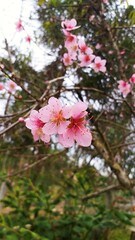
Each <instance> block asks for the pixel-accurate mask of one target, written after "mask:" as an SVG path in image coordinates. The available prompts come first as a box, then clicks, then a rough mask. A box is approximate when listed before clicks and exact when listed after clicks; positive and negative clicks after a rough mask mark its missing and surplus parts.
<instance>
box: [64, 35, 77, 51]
mask: <svg viewBox="0 0 135 240" xmlns="http://www.w3.org/2000/svg"><path fill="white" fill-rule="evenodd" d="M65 37H66V40H65V48H67V49H68V48H69V47H71V46H72V45H77V37H76V36H75V35H74V34H71V33H68V34H67V35H65Z"/></svg>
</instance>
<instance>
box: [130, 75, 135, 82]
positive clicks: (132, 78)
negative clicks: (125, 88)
mask: <svg viewBox="0 0 135 240" xmlns="http://www.w3.org/2000/svg"><path fill="white" fill-rule="evenodd" d="M129 81H130V83H133V84H134V83H135V73H134V74H133V75H132V77H131V78H130V79H129Z"/></svg>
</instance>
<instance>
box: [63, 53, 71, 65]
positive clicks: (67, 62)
mask: <svg viewBox="0 0 135 240" xmlns="http://www.w3.org/2000/svg"><path fill="white" fill-rule="evenodd" d="M63 63H64V65H65V66H69V65H72V63H73V61H72V58H71V56H70V55H69V53H64V55H63Z"/></svg>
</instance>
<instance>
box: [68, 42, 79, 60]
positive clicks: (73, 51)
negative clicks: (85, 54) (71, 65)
mask: <svg viewBox="0 0 135 240" xmlns="http://www.w3.org/2000/svg"><path fill="white" fill-rule="evenodd" d="M77 50H78V45H77V44H73V45H71V46H69V47H68V54H69V56H70V57H71V59H73V60H76V58H77Z"/></svg>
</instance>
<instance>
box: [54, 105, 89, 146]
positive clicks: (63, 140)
mask: <svg viewBox="0 0 135 240" xmlns="http://www.w3.org/2000/svg"><path fill="white" fill-rule="evenodd" d="M86 109H87V104H85V103H83V102H78V103H76V104H75V105H74V106H73V107H72V108H71V109H70V111H69V112H68V117H70V124H69V125H68V127H67V130H66V132H65V133H63V134H62V135H59V142H60V144H62V145H63V146H64V147H72V146H73V145H74V142H75V141H76V142H77V144H78V145H80V146H84V147H88V146H90V144H91V141H92V135H91V132H90V130H89V129H87V128H86V127H85V124H86V120H85V116H86V115H87V114H88V113H87V111H86Z"/></svg>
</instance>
